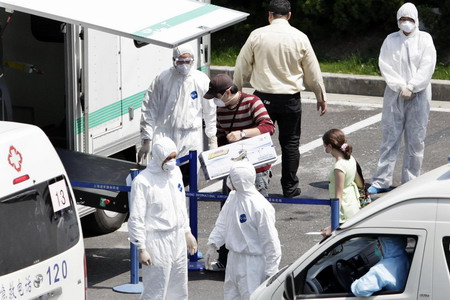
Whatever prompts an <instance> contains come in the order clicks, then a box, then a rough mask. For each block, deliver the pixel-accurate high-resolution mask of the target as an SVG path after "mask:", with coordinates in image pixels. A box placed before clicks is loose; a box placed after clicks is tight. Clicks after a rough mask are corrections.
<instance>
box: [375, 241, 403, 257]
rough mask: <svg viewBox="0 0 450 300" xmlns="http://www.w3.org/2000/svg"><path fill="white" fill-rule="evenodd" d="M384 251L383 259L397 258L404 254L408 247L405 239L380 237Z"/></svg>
mask: <svg viewBox="0 0 450 300" xmlns="http://www.w3.org/2000/svg"><path fill="white" fill-rule="evenodd" d="M378 240H379V241H380V243H381V248H382V249H383V258H390V257H396V256H399V255H402V254H404V251H405V247H406V238H405V237H387V236H385V237H379V238H378Z"/></svg>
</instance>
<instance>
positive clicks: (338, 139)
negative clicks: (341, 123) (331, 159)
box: [322, 128, 353, 159]
mask: <svg viewBox="0 0 450 300" xmlns="http://www.w3.org/2000/svg"><path fill="white" fill-rule="evenodd" d="M322 141H323V143H324V144H325V145H331V147H333V148H334V149H337V150H339V151H341V152H342V153H343V154H344V158H345V159H350V156H351V155H352V150H353V147H352V146H351V145H349V144H347V140H346V139H345V134H344V132H343V131H342V130H340V129H335V128H333V129H330V130H328V131H327V132H325V134H324V135H323V136H322Z"/></svg>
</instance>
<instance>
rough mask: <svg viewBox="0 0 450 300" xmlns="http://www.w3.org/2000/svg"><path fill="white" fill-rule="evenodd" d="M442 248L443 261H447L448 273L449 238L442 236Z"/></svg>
mask: <svg viewBox="0 0 450 300" xmlns="http://www.w3.org/2000/svg"><path fill="white" fill-rule="evenodd" d="M442 246H443V247H444V255H445V260H446V261H447V268H448V271H449V272H450V236H444V238H443V239H442Z"/></svg>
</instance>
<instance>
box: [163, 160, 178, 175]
mask: <svg viewBox="0 0 450 300" xmlns="http://www.w3.org/2000/svg"><path fill="white" fill-rule="evenodd" d="M176 166H177V163H176V161H175V159H171V160H169V161H168V162H166V163H165V164H164V165H163V170H164V171H166V172H169V171H172V170H174V169H175V167H176Z"/></svg>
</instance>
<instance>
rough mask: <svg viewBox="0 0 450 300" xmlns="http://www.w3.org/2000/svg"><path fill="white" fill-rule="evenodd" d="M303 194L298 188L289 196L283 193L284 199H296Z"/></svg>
mask: <svg viewBox="0 0 450 300" xmlns="http://www.w3.org/2000/svg"><path fill="white" fill-rule="evenodd" d="M301 193H302V190H301V189H300V188H296V189H295V190H293V191H292V192H291V193H289V194H285V193H283V197H284V198H294V197H297V196H299V195H300V194H301Z"/></svg>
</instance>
